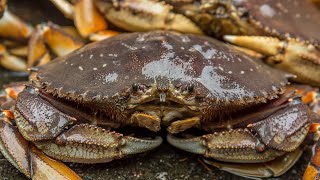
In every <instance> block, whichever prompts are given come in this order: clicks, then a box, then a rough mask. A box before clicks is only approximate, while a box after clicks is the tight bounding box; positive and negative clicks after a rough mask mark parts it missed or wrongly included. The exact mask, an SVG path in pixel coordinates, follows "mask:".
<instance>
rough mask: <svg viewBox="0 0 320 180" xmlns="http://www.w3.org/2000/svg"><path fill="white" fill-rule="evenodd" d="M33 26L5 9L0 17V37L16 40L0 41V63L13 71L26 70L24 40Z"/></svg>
mask: <svg viewBox="0 0 320 180" xmlns="http://www.w3.org/2000/svg"><path fill="white" fill-rule="evenodd" d="M32 30H33V28H32V27H31V26H30V25H28V24H26V23H25V22H23V21H22V20H21V19H19V18H18V17H17V16H15V15H13V14H12V13H11V12H10V11H8V10H6V11H5V12H4V15H3V17H2V18H1V19H0V37H3V38H8V39H11V40H14V41H17V42H19V43H17V42H13V41H12V42H10V41H3V42H1V43H0V65H1V66H3V67H5V68H7V69H10V70H13V71H26V70H27V64H26V60H25V57H26V56H27V51H26V47H25V46H24V45H21V43H20V42H22V43H23V42H26V41H27V40H28V38H29V37H30V35H31V32H32Z"/></svg>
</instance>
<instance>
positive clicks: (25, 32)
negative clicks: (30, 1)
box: [0, 10, 33, 41]
mask: <svg viewBox="0 0 320 180" xmlns="http://www.w3.org/2000/svg"><path fill="white" fill-rule="evenodd" d="M32 30H33V28H32V27H31V26H30V25H28V24H26V23H24V22H23V21H22V20H20V19H19V18H18V17H16V16H15V15H13V14H12V13H10V12H9V11H8V10H6V11H5V12H4V14H3V17H2V18H1V19H0V36H1V37H6V38H11V39H15V40H18V41H21V40H27V38H28V37H29V36H30V35H31V32H32Z"/></svg>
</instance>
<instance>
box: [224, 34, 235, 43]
mask: <svg viewBox="0 0 320 180" xmlns="http://www.w3.org/2000/svg"><path fill="white" fill-rule="evenodd" d="M223 40H225V41H227V42H230V43H233V42H235V40H236V36H233V35H224V36H223Z"/></svg>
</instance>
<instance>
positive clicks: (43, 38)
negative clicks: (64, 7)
mask: <svg viewBox="0 0 320 180" xmlns="http://www.w3.org/2000/svg"><path fill="white" fill-rule="evenodd" d="M46 45H48V46H49V47H50V49H51V50H52V51H53V52H54V53H55V54H56V55H58V56H63V55H66V54H68V53H70V52H72V51H74V50H76V49H78V48H80V47H82V46H83V43H82V42H81V41H79V40H76V39H75V38H73V37H72V36H71V35H69V34H67V33H65V32H64V31H63V30H62V29H61V28H60V27H59V26H57V25H55V24H53V23H48V24H41V25H38V26H37V27H36V30H35V31H34V32H33V33H32V36H31V38H30V41H29V53H28V67H32V66H37V65H42V64H46V63H47V62H48V61H50V59H51V57H50V53H49V50H48V48H47V46H46Z"/></svg>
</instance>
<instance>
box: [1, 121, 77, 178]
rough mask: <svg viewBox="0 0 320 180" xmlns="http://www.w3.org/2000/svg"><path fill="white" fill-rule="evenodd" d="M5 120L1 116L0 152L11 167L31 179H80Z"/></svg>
mask: <svg viewBox="0 0 320 180" xmlns="http://www.w3.org/2000/svg"><path fill="white" fill-rule="evenodd" d="M6 118H7V117H3V116H2V117H1V120H0V150H1V152H2V154H3V155H4V156H5V157H6V158H7V159H8V160H9V161H10V162H11V164H12V165H13V166H15V167H16V168H17V169H19V170H20V171H21V172H22V173H24V174H25V175H26V176H27V177H29V178H32V179H39V180H40V179H53V178H54V179H75V180H76V179H81V178H80V177H79V176H78V175H77V174H76V173H75V172H73V171H72V170H71V169H69V168H68V167H67V166H66V165H64V164H63V163H61V162H58V161H55V160H53V159H51V158H49V157H47V156H45V155H44V154H43V153H42V152H41V151H39V150H38V149H37V148H35V147H34V146H33V145H31V144H30V143H29V142H28V141H26V140H25V139H24V138H23V137H22V136H21V134H20V133H19V131H18V129H17V128H16V127H14V126H13V125H11V124H9V123H8V122H9V121H8V120H4V119H6Z"/></svg>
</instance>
